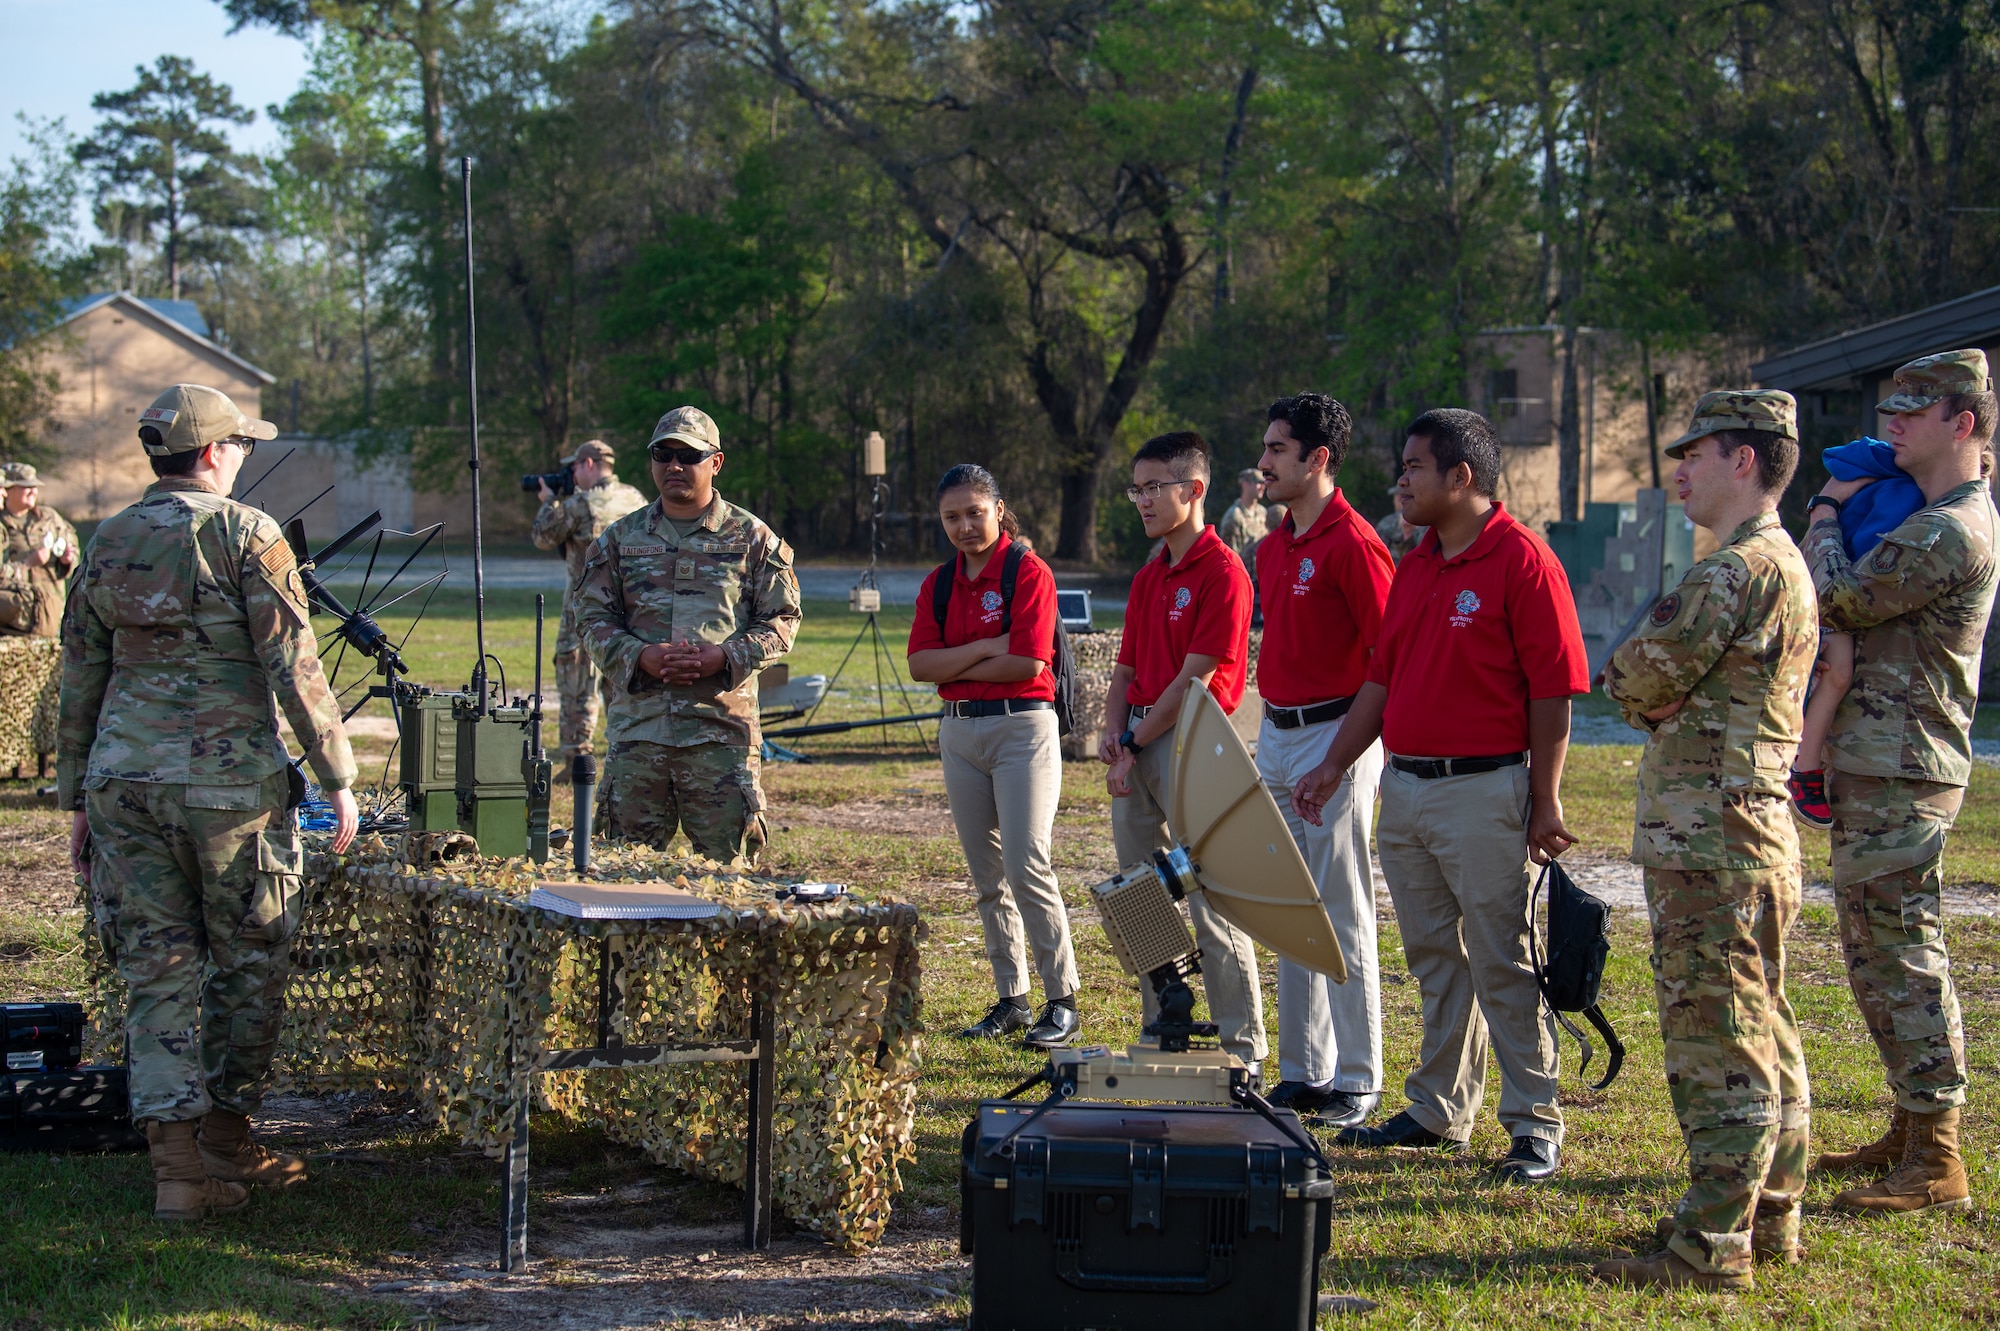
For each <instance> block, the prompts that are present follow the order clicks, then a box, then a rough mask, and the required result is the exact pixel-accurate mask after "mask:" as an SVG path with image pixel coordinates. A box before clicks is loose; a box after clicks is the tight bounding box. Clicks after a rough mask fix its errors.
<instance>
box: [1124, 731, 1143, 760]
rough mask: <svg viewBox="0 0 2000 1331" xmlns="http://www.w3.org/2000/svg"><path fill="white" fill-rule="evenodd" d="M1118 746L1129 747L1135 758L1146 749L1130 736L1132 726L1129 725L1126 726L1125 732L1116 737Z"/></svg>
mask: <svg viewBox="0 0 2000 1331" xmlns="http://www.w3.org/2000/svg"><path fill="white" fill-rule="evenodd" d="M1118 747H1119V748H1121V749H1130V750H1131V751H1132V756H1133V757H1135V758H1136V757H1138V756H1139V755H1140V754H1141V753H1144V752H1145V751H1146V746H1145V745H1143V744H1141V743H1140V742H1139V741H1138V740H1136V739H1133V738H1132V728H1131V727H1130V726H1127V727H1126V728H1125V733H1124V734H1122V735H1120V736H1119V737H1118Z"/></svg>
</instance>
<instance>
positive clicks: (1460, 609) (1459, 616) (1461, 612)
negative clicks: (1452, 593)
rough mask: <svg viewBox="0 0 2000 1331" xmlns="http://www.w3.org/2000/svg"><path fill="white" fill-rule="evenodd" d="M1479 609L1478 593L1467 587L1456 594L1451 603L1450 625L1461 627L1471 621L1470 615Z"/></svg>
mask: <svg viewBox="0 0 2000 1331" xmlns="http://www.w3.org/2000/svg"><path fill="white" fill-rule="evenodd" d="M1478 609H1479V593H1478V592H1476V591H1474V590H1472V588H1470V587H1467V588H1466V589H1465V590H1464V591H1462V592H1460V593H1459V594H1458V600H1457V601H1455V602H1453V604H1452V616H1451V626H1452V627H1453V628H1459V629H1462V628H1464V627H1466V626H1467V625H1468V624H1470V623H1472V616H1473V613H1474V612H1475V611H1477V610H1478Z"/></svg>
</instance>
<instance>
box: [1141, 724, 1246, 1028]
mask: <svg viewBox="0 0 2000 1331" xmlns="http://www.w3.org/2000/svg"><path fill="white" fill-rule="evenodd" d="M1173 762H1174V744H1173V737H1172V735H1170V734H1169V735H1162V736H1160V738H1159V739H1157V740H1155V741H1154V742H1153V743H1151V744H1149V745H1147V746H1146V748H1145V751H1144V752H1142V753H1141V754H1140V755H1139V761H1138V762H1136V763H1134V764H1133V766H1132V775H1131V778H1130V780H1131V786H1132V793H1131V794H1130V795H1127V796H1125V797H1124V798H1122V799H1114V800H1112V801H1111V840H1112V844H1113V845H1115V846H1116V847H1117V849H1118V864H1119V867H1121V868H1125V867H1129V866H1131V865H1134V864H1138V863H1140V862H1141V861H1143V860H1145V859H1147V858H1148V857H1149V856H1150V855H1152V853H1153V852H1154V851H1156V850H1164V849H1166V848H1167V847H1168V846H1170V845H1172V844H1173V838H1172V837H1170V836H1169V835H1168V834H1167V813H1166V807H1167V805H1166V801H1167V778H1168V774H1169V773H1170V771H1171V770H1172V768H1173ZM1187 905H1188V918H1189V920H1190V921H1191V922H1192V923H1193V925H1194V939H1195V943H1196V945H1197V946H1199V947H1200V948H1201V975H1202V987H1203V988H1204V989H1206V990H1207V991H1208V1015H1209V1017H1210V1018H1211V1019H1212V1020H1213V1021H1214V1022H1215V1025H1216V1029H1217V1033H1218V1034H1219V1035H1220V1037H1221V1040H1222V1047H1223V1048H1224V1049H1226V1050H1228V1051H1229V1052H1230V1053H1232V1054H1234V1055H1236V1057H1238V1058H1240V1059H1242V1060H1243V1061H1244V1062H1245V1063H1261V1062H1263V1061H1264V1055H1265V1054H1266V1053H1268V1052H1269V1046H1268V1045H1266V1043H1265V1041H1264V1005H1263V994H1262V992H1261V990H1260V989H1259V985H1258V979H1257V952H1256V949H1255V948H1254V947H1253V946H1252V944H1251V942H1250V935H1249V934H1246V933H1244V932H1243V931H1242V930H1241V929H1238V928H1237V927H1236V926H1235V925H1233V924H1231V923H1230V922H1229V921H1227V920H1225V919H1223V918H1222V917H1221V916H1220V915H1218V914H1216V913H1215V912H1214V911H1213V910H1211V909H1209V905H1208V899H1207V897H1206V896H1205V895H1204V894H1203V893H1200V892H1195V893H1191V894H1190V895H1189V896H1188V900H1187ZM1139 997H1140V1003H1141V1005H1142V1007H1143V1008H1144V1011H1145V1014H1146V1020H1147V1021H1152V1020H1153V1018H1155V1017H1157V1016H1158V1015H1159V1008H1158V1005H1157V1004H1155V1003H1154V1001H1153V986H1152V985H1150V984H1148V983H1147V982H1146V979H1145V977H1144V976H1141V977H1140V978H1139Z"/></svg>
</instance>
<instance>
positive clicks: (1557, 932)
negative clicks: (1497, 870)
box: [1528, 860, 1625, 1091]
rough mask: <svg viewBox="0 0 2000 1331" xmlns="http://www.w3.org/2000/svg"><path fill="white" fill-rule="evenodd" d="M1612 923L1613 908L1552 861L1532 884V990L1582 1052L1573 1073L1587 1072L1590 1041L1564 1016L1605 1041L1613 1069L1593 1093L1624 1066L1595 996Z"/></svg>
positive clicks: (1608, 950) (1593, 1086) (1620, 1047)
mask: <svg viewBox="0 0 2000 1331" xmlns="http://www.w3.org/2000/svg"><path fill="white" fill-rule="evenodd" d="M1544 884H1546V885H1547V887H1548V891H1549V922H1548V934H1549V941H1548V950H1547V955H1546V956H1544V954H1543V950H1542V947H1541V944H1540V940H1539V939H1538V938H1537V937H1536V934H1537V932H1538V931H1537V930H1536V928H1535V903H1536V901H1537V900H1538V899H1539V898H1540V897H1541V895H1542V888H1543V885H1544ZM1610 922H1611V907H1610V906H1608V905H1606V904H1605V903H1604V902H1602V901H1600V900H1598V899H1597V898H1596V897H1594V896H1592V895H1591V894H1590V893H1588V892H1586V891H1584V890H1583V889H1582V888H1580V887H1578V886H1577V885H1576V882H1575V880H1574V879H1572V878H1571V877H1570V876H1569V874H1568V872H1567V871H1565V870H1564V869H1563V867H1562V866H1561V865H1560V864H1557V863H1556V862H1555V861H1554V860H1550V861H1549V862H1548V863H1547V864H1545V865H1543V866H1542V875H1541V877H1539V878H1537V879H1536V880H1535V890H1534V892H1533V893H1532V894H1531V895H1530V896H1529V897H1528V952H1529V956H1530V957H1531V959H1532V960H1533V962H1534V966H1535V984H1536V986H1537V987H1539V988H1540V989H1541V991H1542V1001H1543V1002H1545V1003H1547V1004H1548V1005H1549V1011H1550V1012H1552V1013H1553V1014H1555V1019H1556V1021H1557V1023H1558V1024H1559V1025H1561V1027H1562V1028H1563V1029H1564V1030H1566V1031H1568V1032H1569V1033H1570V1034H1571V1035H1572V1036H1573V1037H1575V1039H1576V1042H1577V1043H1578V1044H1579V1045H1581V1046H1583V1062H1582V1063H1581V1064H1579V1065H1578V1066H1577V1071H1579V1072H1581V1071H1583V1069H1585V1068H1587V1067H1589V1066H1590V1059H1591V1053H1592V1050H1591V1047H1590V1039H1589V1037H1588V1036H1586V1035H1585V1034H1584V1033H1583V1032H1582V1031H1580V1030H1578V1029H1577V1028H1576V1023H1574V1022H1572V1021H1571V1020H1570V1019H1569V1018H1568V1017H1566V1016H1564V1015H1563V1014H1564V1013H1567V1012H1574V1013H1576V1014H1577V1015H1578V1016H1580V1017H1582V1018H1583V1019H1584V1020H1585V1021H1587V1022H1589V1023H1590V1024H1591V1025H1592V1026H1593V1027H1595V1028H1596V1029H1597V1033H1598V1034H1599V1035H1601V1036H1603V1037H1604V1044H1605V1047H1606V1048H1607V1049H1609V1050H1610V1051H1611V1063H1610V1066H1609V1067H1607V1068H1606V1069H1605V1070H1604V1079H1603V1080H1602V1081H1598V1082H1594V1083H1592V1084H1591V1089H1592V1090H1594V1091H1601V1090H1603V1089H1604V1088H1605V1087H1607V1086H1609V1085H1610V1084H1611V1082H1612V1080H1613V1079H1614V1078H1616V1077H1617V1075H1618V1069H1619V1068H1621V1067H1623V1066H1624V1065H1625V1045H1624V1042H1623V1041H1621V1040H1619V1038H1618V1032H1617V1031H1614V1030H1613V1029H1611V1023H1610V1022H1609V1021H1608V1020H1606V1019H1605V1016H1604V1013H1603V1012H1602V1011H1600V1010H1599V1009H1598V1006H1597V997H1598V990H1599V988H1601V987H1602V985H1603V983H1604V963H1605V961H1606V960H1608V959H1609V958H1610V956H1611V940H1610V938H1609V937H1608V936H1607V930H1608V926H1609V924H1610Z"/></svg>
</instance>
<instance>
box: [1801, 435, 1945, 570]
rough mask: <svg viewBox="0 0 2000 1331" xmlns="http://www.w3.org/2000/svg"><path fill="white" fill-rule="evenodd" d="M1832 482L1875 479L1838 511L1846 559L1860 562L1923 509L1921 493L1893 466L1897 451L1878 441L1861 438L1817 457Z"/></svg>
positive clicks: (1898, 468) (1901, 471)
mask: <svg viewBox="0 0 2000 1331" xmlns="http://www.w3.org/2000/svg"><path fill="white" fill-rule="evenodd" d="M1820 458H1821V460H1822V461H1824V462H1825V463H1826V469H1827V471H1828V472H1829V473H1831V474H1832V476H1833V478H1834V479H1835V480H1839V481H1858V480H1861V479H1862V478H1863V477H1871V476H1872V477H1875V478H1877V479H1876V481H1875V483H1874V484H1873V485H1870V486H1868V487H1867V488H1865V489H1863V490H1862V491H1860V492H1859V493H1858V494H1856V495H1854V496H1853V497H1852V498H1851V499H1849V500H1848V501H1847V502H1846V503H1845V504H1842V505H1841V508H1840V538H1841V541H1842V542H1843V543H1844V544H1845V545H1846V546H1847V557H1848V558H1849V559H1859V558H1861V556H1862V555H1863V554H1864V553H1866V552H1867V551H1869V550H1871V549H1873V548H1874V546H1875V543H1876V542H1877V541H1879V540H1881V539H1882V534H1883V533H1884V532H1888V531H1893V530H1895V529H1896V528H1897V527H1900V526H1902V525H1903V520H1904V519H1905V518H1907V517H1909V516H1910V514H1912V513H1914V512H1916V511H1917V510H1918V509H1920V508H1922V507H1923V506H1924V492H1923V491H1922V490H1920V489H1918V488H1917V483H1916V482H1915V481H1913V480H1911V479H1910V478H1909V476H1907V475H1906V474H1905V473H1904V472H1903V469H1902V468H1901V467H1898V466H1897V465H1896V450H1895V449H1893V448H1891V447H1890V446H1889V445H1888V444H1886V443H1884V442H1882V441H1881V440H1880V439H1870V438H1867V437H1863V438H1860V439H1856V440H1855V441H1854V442H1853V443H1851V444H1840V445H1838V446H1836V447H1833V448H1829V449H1827V450H1826V451H1825V452H1824V453H1822V454H1820Z"/></svg>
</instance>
